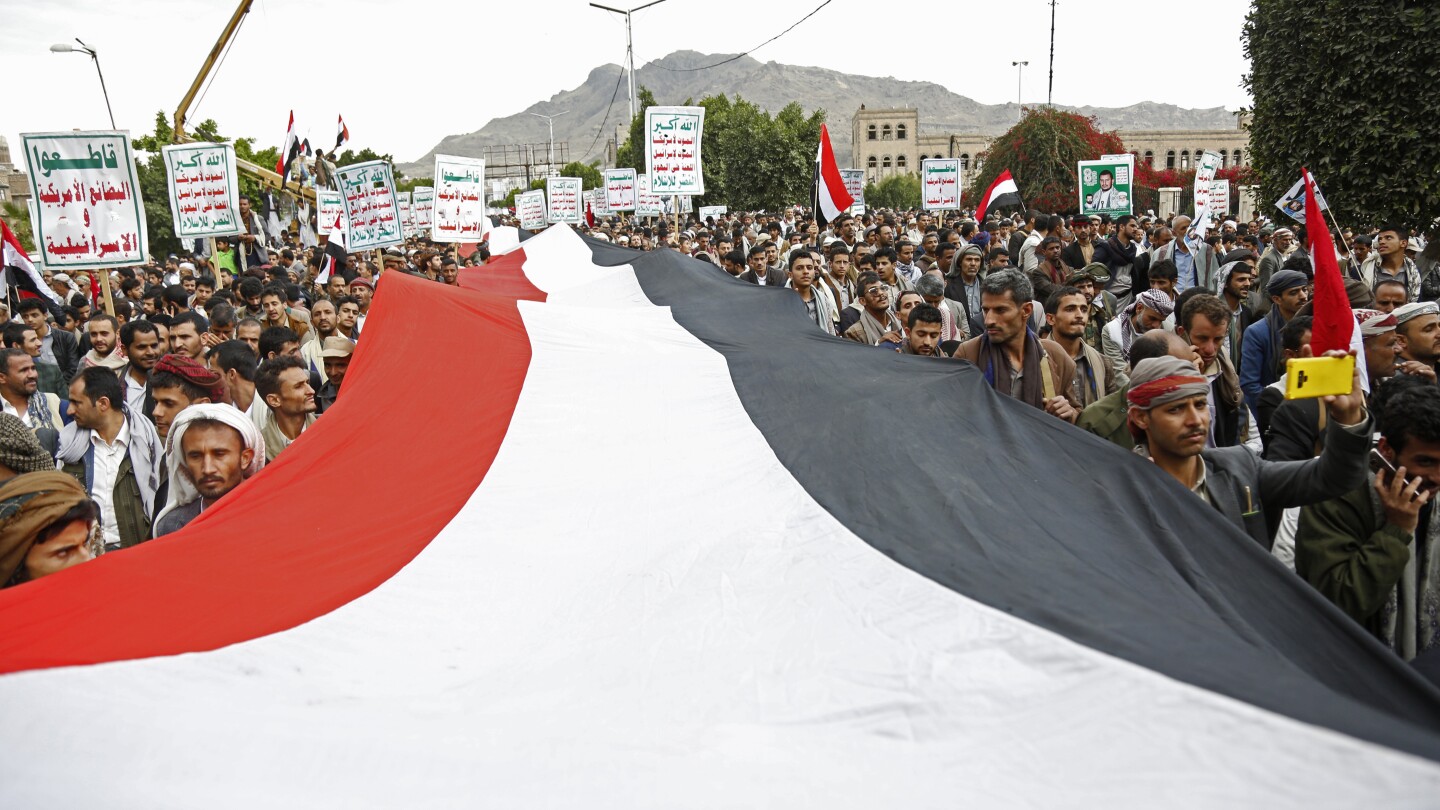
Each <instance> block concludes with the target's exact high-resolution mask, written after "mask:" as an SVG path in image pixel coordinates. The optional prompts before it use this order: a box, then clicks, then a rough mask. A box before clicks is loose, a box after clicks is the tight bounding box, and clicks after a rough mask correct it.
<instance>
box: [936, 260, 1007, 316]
mask: <svg viewBox="0 0 1440 810" xmlns="http://www.w3.org/2000/svg"><path fill="white" fill-rule="evenodd" d="M995 252H996V253H1001V254H1002V255H1003V251H998V250H997V251H995ZM982 261H983V256H982V252H981V250H980V248H979V247H978V246H976V245H966V246H965V247H963V248H961V249H960V252H959V253H956V254H955V259H954V261H953V262H952V263H951V266H950V267H949V268H948V272H946V274H945V297H946V298H949V299H950V300H951V301H956V302H958V303H959V304H960V306H962V307H964V308H965V318H966V331H968V332H969V333H970V334H971V335H972V336H978V335H979V334H980V333H981V332H983V331H985V320H984V318H983V317H982V316H981V313H980V265H981V262H982Z"/></svg>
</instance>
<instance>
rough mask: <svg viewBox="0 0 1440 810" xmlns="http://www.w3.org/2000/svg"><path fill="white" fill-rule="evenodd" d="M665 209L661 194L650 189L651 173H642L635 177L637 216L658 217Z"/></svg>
mask: <svg viewBox="0 0 1440 810" xmlns="http://www.w3.org/2000/svg"><path fill="white" fill-rule="evenodd" d="M664 211H665V204H664V203H663V202H662V201H661V199H660V195H658V194H653V193H651V191H650V175H648V174H642V175H640V176H639V177H637V178H635V216H637V217H658V216H660V215H661V214H663V213H664Z"/></svg>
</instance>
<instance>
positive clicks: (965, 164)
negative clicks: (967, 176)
mask: <svg viewBox="0 0 1440 810" xmlns="http://www.w3.org/2000/svg"><path fill="white" fill-rule="evenodd" d="M960 171H962V172H968V171H970V153H969V152H966V153H964V154H962V155H961V156H960Z"/></svg>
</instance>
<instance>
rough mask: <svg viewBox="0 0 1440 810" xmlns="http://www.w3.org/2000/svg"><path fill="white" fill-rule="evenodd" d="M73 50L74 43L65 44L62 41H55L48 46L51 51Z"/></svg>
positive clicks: (64, 51)
mask: <svg viewBox="0 0 1440 810" xmlns="http://www.w3.org/2000/svg"><path fill="white" fill-rule="evenodd" d="M74 50H75V46H74V45H67V44H65V43H64V42H57V43H56V44H54V45H51V46H50V52H51V53H70V52H71V51H74Z"/></svg>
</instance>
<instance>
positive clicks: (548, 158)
mask: <svg viewBox="0 0 1440 810" xmlns="http://www.w3.org/2000/svg"><path fill="white" fill-rule="evenodd" d="M568 112H570V111H569V110H564V111H562V112H558V113H555V114H554V115H541V114H540V113H530V114H531V115H533V116H535V117H536V118H544V119H545V123H546V124H549V125H550V150H549V151H548V152H546V153H545V162H546V163H548V164H550V165H549V166H548V167H547V169H546V171H545V173H546V174H550V173H551V172H554V171H555V119H556V118H559V117H560V116H562V115H564V114H565V113H568Z"/></svg>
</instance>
